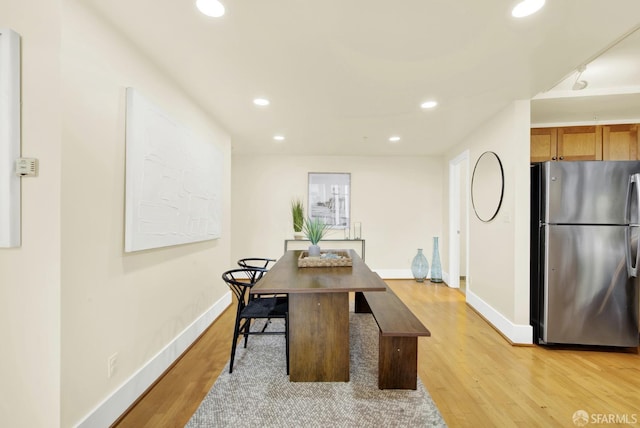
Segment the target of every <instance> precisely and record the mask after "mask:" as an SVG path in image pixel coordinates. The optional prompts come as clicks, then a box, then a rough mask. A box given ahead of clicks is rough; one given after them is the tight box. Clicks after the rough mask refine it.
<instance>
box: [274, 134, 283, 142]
mask: <svg viewBox="0 0 640 428" xmlns="http://www.w3.org/2000/svg"><path fill="white" fill-rule="evenodd" d="M273 139H274V140H276V141H284V135H274V136H273Z"/></svg>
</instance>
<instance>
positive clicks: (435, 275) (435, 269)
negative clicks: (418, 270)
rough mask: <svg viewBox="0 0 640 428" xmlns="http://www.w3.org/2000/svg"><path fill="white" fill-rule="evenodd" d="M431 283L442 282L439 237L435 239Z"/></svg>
mask: <svg viewBox="0 0 640 428" xmlns="http://www.w3.org/2000/svg"><path fill="white" fill-rule="evenodd" d="M431 282H436V283H437V282H442V264H441V263H440V248H439V245H438V237H437V236H434V237H433V257H432V259H431Z"/></svg>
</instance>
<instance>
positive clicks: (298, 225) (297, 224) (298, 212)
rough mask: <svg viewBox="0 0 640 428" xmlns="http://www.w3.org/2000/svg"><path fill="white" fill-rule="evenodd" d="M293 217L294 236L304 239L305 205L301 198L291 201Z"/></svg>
mask: <svg viewBox="0 0 640 428" xmlns="http://www.w3.org/2000/svg"><path fill="white" fill-rule="evenodd" d="M291 217H292V219H293V237H294V238H295V239H302V236H303V235H302V226H303V225H304V206H303V205H302V201H301V200H300V199H294V200H292V201H291Z"/></svg>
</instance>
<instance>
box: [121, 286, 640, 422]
mask: <svg viewBox="0 0 640 428" xmlns="http://www.w3.org/2000/svg"><path fill="white" fill-rule="evenodd" d="M387 283H388V284H389V285H390V286H391V287H392V288H393V290H394V291H395V292H396V294H398V296H399V297H400V298H401V299H402V300H403V301H404V302H405V303H406V304H407V306H409V307H410V308H411V310H412V311H413V312H414V313H415V314H416V315H417V316H418V317H419V318H420V319H421V320H422V322H423V323H424V324H425V325H426V326H427V327H428V328H429V329H430V330H431V334H432V336H431V337H426V338H420V339H419V341H418V342H419V350H418V374H419V376H420V379H421V380H422V382H423V383H424V385H425V386H426V388H427V389H428V390H429V393H430V394H431V396H432V397H433V400H434V401H435V403H436V405H437V406H438V408H439V409H440V411H441V413H442V415H443V416H444V419H445V421H446V422H447V424H448V426H450V427H491V428H493V427H571V426H576V425H574V423H573V421H572V416H573V414H574V413H575V412H576V411H578V410H584V411H586V412H588V413H589V417H590V418H591V419H590V424H589V426H597V424H594V423H593V421H596V420H598V419H597V418H599V421H600V422H602V421H603V419H602V418H607V419H605V420H606V421H607V422H610V421H614V420H616V419H617V421H618V422H619V423H618V424H609V423H608V424H603V425H600V426H640V355H638V353H637V350H635V351H636V352H604V351H585V350H560V349H553V350H552V349H546V348H543V347H539V346H512V345H510V344H509V343H508V342H507V341H506V340H505V339H504V338H503V337H502V336H500V334H498V333H497V332H496V331H495V330H494V329H493V328H492V327H491V326H490V325H489V324H487V323H486V322H485V321H484V320H483V319H482V318H481V317H480V316H479V315H478V314H477V313H476V312H475V311H473V310H472V309H471V308H470V307H469V306H468V305H467V304H466V303H465V301H464V295H463V294H462V293H460V292H459V291H458V290H454V289H450V288H448V287H447V286H446V285H434V284H431V283H430V282H425V283H423V284H419V283H417V282H415V281H412V280H393V281H387ZM233 316H234V311H233V309H232V308H230V309H228V310H227V311H226V312H225V313H224V314H223V315H222V316H221V317H220V318H218V319H217V320H216V321H215V322H214V323H213V325H212V326H211V327H210V328H209V329H208V330H207V331H206V332H205V333H204V334H203V336H202V337H201V339H200V340H199V341H198V342H196V344H194V346H193V347H192V348H191V349H190V350H189V351H188V352H187V353H185V355H184V356H183V358H182V359H181V360H180V361H179V362H178V363H177V364H176V365H175V366H174V367H173V368H172V369H171V370H170V371H169V372H167V374H166V375H165V376H164V377H163V378H162V379H161V380H160V381H159V382H158V383H157V384H156V385H155V386H154V387H153V388H152V389H151V390H150V391H149V392H148V394H146V395H145V396H144V397H143V398H142V399H141V400H139V402H138V403H137V404H136V405H135V406H134V407H133V408H132V409H131V410H130V412H129V413H128V414H126V415H125V416H124V417H123V418H121V420H120V421H119V423H117V424H116V426H117V427H118V428H124V427H135V428H140V427H154V428H155V427H183V426H184V424H186V422H187V421H188V420H189V418H190V417H191V415H192V414H193V412H194V411H195V410H196V408H197V407H198V405H199V404H200V401H201V400H202V399H203V398H204V396H205V395H206V393H207V392H208V391H209V389H210V388H211V386H212V385H213V383H214V382H215V379H216V377H217V376H218V375H219V373H220V372H221V370H222V369H223V367H224V365H225V364H226V362H227V360H228V359H229V345H230V341H231V331H232V330H233ZM611 418H614V419H611ZM624 418H626V420H627V421H629V422H633V421H634V419H635V420H636V422H635V424H631V425H630V424H624V423H622V422H624V420H625V419H624Z"/></svg>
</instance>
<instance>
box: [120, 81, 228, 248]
mask: <svg viewBox="0 0 640 428" xmlns="http://www.w3.org/2000/svg"><path fill="white" fill-rule="evenodd" d="M126 120H127V123H126V153H127V162H126V205H125V206H126V208H125V210H126V215H125V217H126V221H125V251H126V252H131V251H139V250H145V249H150V248H158V247H166V246H170V245H179V244H186V243H190V242H199V241H204V240H209V239H216V238H219V237H220V233H221V218H220V216H221V212H222V208H221V204H222V168H223V158H222V153H221V152H220V151H219V150H218V149H217V148H216V147H215V146H214V144H213V142H211V141H206V140H204V139H202V138H199V137H197V136H195V135H194V134H193V133H192V132H191V131H190V130H189V129H187V128H185V127H184V126H182V125H180V124H179V123H177V122H176V121H174V120H173V119H172V118H171V117H169V116H168V115H167V114H166V113H164V112H163V111H162V110H161V109H160V108H158V107H157V106H156V105H154V104H153V103H152V102H150V101H149V100H147V99H146V98H144V97H143V96H142V95H141V94H140V92H138V91H136V90H135V89H133V88H127V112H126Z"/></svg>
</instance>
